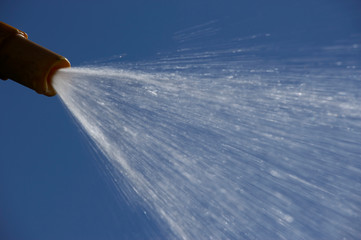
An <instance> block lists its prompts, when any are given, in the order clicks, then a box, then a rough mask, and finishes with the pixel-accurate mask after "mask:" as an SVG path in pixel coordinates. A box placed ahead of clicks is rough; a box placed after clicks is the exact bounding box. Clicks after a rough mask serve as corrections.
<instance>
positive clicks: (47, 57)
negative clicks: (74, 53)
mask: <svg viewBox="0 0 361 240" xmlns="http://www.w3.org/2000/svg"><path fill="white" fill-rule="evenodd" d="M27 38H28V36H27V34H26V33H24V32H23V31H20V30H18V29H16V28H14V27H11V26H9V25H8V24H6V23H3V22H0V78H1V79H3V80H6V79H12V80H14V81H15V82H18V83H20V84H22V85H24V86H26V87H29V88H31V89H33V90H35V91H36V92H37V93H39V94H44V95H46V96H54V95H56V91H55V89H54V88H53V86H52V84H51V81H52V77H53V75H54V73H55V72H56V71H57V70H58V69H60V68H66V67H70V63H69V61H68V60H67V59H66V58H65V57H63V56H60V55H58V54H56V53H54V52H52V51H50V50H48V49H46V48H44V47H42V46H39V45H38V44H36V43H34V42H32V41H30V40H28V39H27Z"/></svg>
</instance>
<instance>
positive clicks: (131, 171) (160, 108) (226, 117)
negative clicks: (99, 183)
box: [54, 45, 361, 239]
mask: <svg viewBox="0 0 361 240" xmlns="http://www.w3.org/2000/svg"><path fill="white" fill-rule="evenodd" d="M339 48H340V49H339V50H340V51H342V52H345V51H346V50H347V49H348V50H349V51H351V52H356V51H359V50H360V49H359V46H358V45H351V46H349V47H345V46H341V47H340V46H339ZM246 50H247V49H233V48H232V49H228V50H222V51H212V52H210V51H208V52H203V53H199V54H195V53H190V54H185V53H184V54H183V52H184V51H185V52H186V51H187V50H184V51H183V52H182V51H180V52H181V53H182V55H180V56H177V57H173V58H166V59H163V60H161V61H160V60H159V61H154V62H148V63H138V64H128V65H123V66H120V67H119V66H118V67H109V66H108V67H94V66H93V67H82V68H72V69H66V70H60V71H59V72H58V73H57V74H56V76H55V77H54V87H55V88H56V91H57V92H58V94H59V96H60V97H61V99H62V101H63V102H64V103H65V105H66V106H67V107H68V108H69V110H70V112H71V113H72V114H73V115H74V116H75V118H76V119H77V120H78V121H79V123H80V124H81V126H82V127H83V128H84V130H85V131H86V133H87V134H88V135H89V136H90V137H91V139H92V140H93V141H94V143H95V144H96V146H97V147H98V148H99V149H100V150H101V152H102V153H103V154H104V155H105V156H106V158H107V159H108V160H109V162H111V164H112V166H113V168H111V169H108V171H109V173H110V174H109V175H111V176H112V177H113V178H114V181H115V182H116V181H118V179H119V178H121V179H125V181H118V183H116V184H118V187H119V189H120V190H121V191H123V193H124V194H125V195H126V197H127V198H128V199H129V201H130V202H131V201H133V200H134V201H138V200H137V199H138V198H137V197H136V196H134V194H135V193H136V194H137V195H138V196H139V197H140V199H141V201H142V204H144V206H145V208H146V209H147V213H146V214H151V215H152V216H153V217H154V218H155V219H156V220H157V221H158V224H160V225H161V226H164V227H163V228H164V231H165V232H166V234H167V237H168V238H174V239H357V238H359V237H360V236H361V228H360V222H361V161H360V159H361V147H360V145H361V107H360V103H361V91H360V90H361V81H360V79H361V78H360V77H361V73H360V69H359V67H358V66H357V64H359V63H360V61H359V60H356V59H354V58H352V57H351V59H349V58H347V59H346V58H345V56H343V57H342V62H340V61H338V60H337V59H336V60H335V59H334V58H333V57H330V56H331V55H332V54H331V55H323V56H320V58H319V59H315V58H314V57H312V62H310V61H309V59H306V57H305V58H303V59H299V60H300V61H298V62H295V61H294V59H288V60H287V61H282V62H281V61H278V62H277V61H273V62H268V63H265V62H264V61H261V60H260V59H259V58H257V57H252V58H251V57H250V56H251V55H252V54H248V55H246V56H244V55H241V54H242V53H243V52H247V51H246ZM334 50H335V49H333V50H332V51H334ZM325 51H326V52H329V51H331V50H330V49H326V50H325ZM234 56H238V57H239V58H236V57H234ZM322 57H323V58H322ZM355 62H356V64H355ZM315 63H317V64H315Z"/></svg>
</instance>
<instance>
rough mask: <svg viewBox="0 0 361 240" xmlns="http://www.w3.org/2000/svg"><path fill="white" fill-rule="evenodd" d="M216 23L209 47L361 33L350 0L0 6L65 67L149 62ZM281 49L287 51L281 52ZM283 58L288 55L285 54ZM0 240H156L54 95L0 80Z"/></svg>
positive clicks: (357, 8) (155, 229) (359, 6)
mask: <svg viewBox="0 0 361 240" xmlns="http://www.w3.org/2000/svg"><path fill="white" fill-rule="evenodd" d="M213 20H217V21H218V27H220V34H218V35H217V40H218V41H223V40H227V39H230V38H232V37H242V36H250V35H253V34H265V33H270V34H272V37H273V38H272V39H273V41H275V42H278V44H279V45H280V46H282V44H285V45H287V44H291V45H292V44H293V43H297V44H299V45H304V46H318V45H324V44H325V45H327V44H333V43H336V42H337V41H338V40H342V39H347V38H349V37H351V36H352V35H353V34H360V32H361V2H360V1H358V0H346V1H339V0H303V1H299V0H276V1H269V0H249V1H248V0H247V1H240V0H238V1H224V0H218V1H215V0H207V1H202V0H193V1H175V0H163V1H160V0H159V1H157V0H153V1H150V0H148V1H146V0H123V1H116V0H114V1H70V0H66V1H49V0H47V1H45V0H43V1H28V0H11V1H10V0H5V1H4V0H2V1H1V3H0V21H3V22H6V23H8V24H10V25H12V26H14V27H16V28H19V29H21V30H23V31H25V32H27V33H28V35H29V39H31V40H32V41H34V42H37V43H39V44H40V45H43V46H45V47H47V48H49V49H51V50H53V51H55V52H57V53H59V54H61V55H63V56H66V57H67V58H68V59H69V60H70V62H71V63H72V65H73V66H79V65H82V64H88V63H92V62H94V61H97V60H101V59H107V58H111V57H112V56H119V55H125V57H124V61H137V60H143V59H151V58H152V57H154V56H155V55H156V53H157V52H172V51H173V50H175V49H176V48H177V46H179V43H177V42H176V41H175V40H174V38H173V36H174V33H175V32H177V31H179V30H182V29H186V28H189V27H192V26H195V25H199V24H203V23H207V22H209V21H213ZM288 51H290V50H288ZM289 54H292V53H291V52H289ZM0 110H1V113H0V239H1V240H2V239H4V240H7V239H11V240H15V239H16V240H17V239H27V240H30V239H37V240H42V239H69V240H71V239H145V238H154V237H155V236H158V237H159V238H161V237H162V233H161V227H159V226H155V225H154V223H153V221H152V219H145V218H144V215H142V212H143V210H144V209H142V208H141V207H140V206H133V207H128V205H127V204H126V202H125V201H124V200H123V199H122V198H120V201H119V199H116V197H115V190H114V189H113V188H112V186H111V184H109V182H108V180H107V179H106V178H104V176H103V173H102V171H101V170H99V169H101V168H99V164H100V163H99V161H98V160H97V156H96V155H95V154H94V153H93V152H92V150H91V149H90V147H89V145H88V143H87V141H86V138H85V137H84V136H83V135H82V134H81V133H80V130H79V129H78V127H77V126H76V125H75V124H74V121H73V120H72V119H71V118H70V117H69V115H68V113H67V112H66V110H65V109H64V108H63V106H62V105H61V103H60V101H59V99H58V98H57V97H54V98H47V97H44V96H41V95H38V94H35V92H33V91H31V90H29V89H27V88H25V87H23V86H20V85H18V84H16V83H14V82H12V81H6V82H0Z"/></svg>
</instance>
